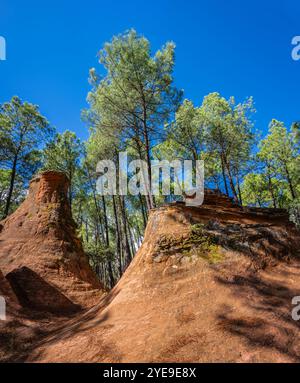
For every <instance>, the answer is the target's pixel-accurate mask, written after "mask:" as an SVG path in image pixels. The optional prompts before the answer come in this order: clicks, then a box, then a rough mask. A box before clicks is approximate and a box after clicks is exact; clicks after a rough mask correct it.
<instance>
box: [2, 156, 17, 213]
mask: <svg viewBox="0 0 300 383" xmlns="http://www.w3.org/2000/svg"><path fill="white" fill-rule="evenodd" d="M17 162H18V156H17V155H16V156H15V158H14V162H13V167H12V171H11V176H10V184H9V190H8V195H7V200H6V205H5V209H4V214H3V218H6V217H7V216H8V214H9V209H10V204H11V198H12V194H13V191H14V186H15V179H16V170H17Z"/></svg>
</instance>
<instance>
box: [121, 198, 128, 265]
mask: <svg viewBox="0 0 300 383" xmlns="http://www.w3.org/2000/svg"><path fill="white" fill-rule="evenodd" d="M119 205H120V210H121V220H122V230H123V249H124V258H125V259H124V262H125V265H124V269H126V268H127V266H128V265H129V263H130V260H131V254H130V246H129V240H128V233H127V225H126V213H125V203H124V197H123V196H122V197H120V196H119Z"/></svg>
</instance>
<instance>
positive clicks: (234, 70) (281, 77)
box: [0, 0, 300, 138]
mask: <svg viewBox="0 0 300 383" xmlns="http://www.w3.org/2000/svg"><path fill="white" fill-rule="evenodd" d="M297 3H298V4H297ZM299 17H300V2H299V0H283V1H279V0H273V1H271V0H268V1H267V0H252V1H250V0H249V1H240V0H239V1H238V0H232V1H230V0H227V1H225V0H209V1H208V0H206V1H200V0H185V1H182V0H181V1H179V0H160V1H158V0H154V1H153V0H151V1H150V0H149V1H141V0H139V1H138V0H127V1H126V0H123V1H121V0H115V1H108V0H107V1H102V0H98V1H90V0H86V1H80V0H79V1H69V0H60V1H57V0H52V1H50V0H49V1H33V0H27V1H21V0H19V1H17V0H0V35H1V36H4V37H5V39H6V43H7V61H0V102H3V101H6V100H9V99H10V98H11V97H12V96H13V95H19V96H20V97H21V98H22V99H24V100H28V101H30V102H32V103H36V104H38V105H39V106H40V109H41V111H42V113H43V114H45V115H46V116H47V117H48V119H49V120H50V122H51V123H52V124H53V125H54V126H56V128H57V129H58V130H59V131H64V130H65V129H69V130H73V131H75V132H77V133H78V135H79V136H80V137H81V138H86V137H87V135H88V132H87V128H86V127H85V125H84V124H83V123H82V122H81V121H80V111H81V109H82V108H84V107H86V101H85V100H86V95H87V92H88V91H89V84H88V82H87V78H88V72H89V68H91V67H96V68H97V69H98V71H99V65H98V64H97V57H96V55H97V52H98V51H99V49H100V48H101V47H102V45H103V43H104V42H105V41H107V40H110V39H111V37H112V36H113V35H114V34H118V33H121V32H123V31H125V30H127V29H129V28H135V29H136V30H137V31H138V32H139V33H140V34H143V35H145V36H146V37H147V38H148V39H149V40H150V41H151V43H152V47H153V50H156V49H158V48H159V47H160V46H161V45H162V44H164V43H165V42H166V41H167V40H173V41H174V42H175V43H176V46H177V48H176V67H175V78H176V84H177V86H178V87H180V88H183V89H184V90H185V97H187V98H191V99H192V100H193V101H194V102H195V103H196V104H200V103H201V101H202V98H203V96H204V95H206V94H207V93H209V92H213V91H218V92H220V93H221V94H222V95H224V96H225V97H229V96H231V95H233V96H235V97H236V99H237V100H238V101H241V100H243V99H244V98H245V97H247V96H250V95H251V96H253V97H254V100H255V103H256V108H257V114H256V116H255V120H256V127H257V128H258V129H261V130H266V127H267V124H268V122H269V121H270V119H271V118H277V119H279V120H283V121H284V122H285V123H286V124H288V125H289V124H290V123H291V122H292V121H294V120H299V119H300V61H293V60H292V58H291V50H292V45H291V40H292V37H293V36H295V35H300V22H299Z"/></svg>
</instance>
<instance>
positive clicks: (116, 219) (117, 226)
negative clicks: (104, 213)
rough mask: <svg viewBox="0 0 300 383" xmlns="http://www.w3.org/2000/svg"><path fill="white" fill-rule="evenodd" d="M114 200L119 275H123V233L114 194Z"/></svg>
mask: <svg viewBox="0 0 300 383" xmlns="http://www.w3.org/2000/svg"><path fill="white" fill-rule="evenodd" d="M112 200H113V209H114V216H115V225H116V244H117V255H118V259H119V275H120V277H121V275H122V253H121V233H120V227H119V220H118V213H117V206H116V200H115V196H114V195H113V196H112Z"/></svg>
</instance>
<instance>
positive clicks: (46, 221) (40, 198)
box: [0, 171, 103, 312]
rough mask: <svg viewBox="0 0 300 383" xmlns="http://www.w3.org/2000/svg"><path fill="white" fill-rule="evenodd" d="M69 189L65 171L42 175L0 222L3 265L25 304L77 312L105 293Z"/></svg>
mask: <svg viewBox="0 0 300 383" xmlns="http://www.w3.org/2000/svg"><path fill="white" fill-rule="evenodd" d="M68 187H69V182H68V180H67V177H66V176H65V175H64V174H63V173H60V172H54V171H47V172H43V173H41V174H39V175H38V176H36V177H35V178H34V179H33V180H32V181H31V182H30V187H29V193H28V195H27V198H26V199H25V201H24V202H23V203H22V204H21V206H20V207H19V208H18V209H17V210H16V211H15V212H14V213H13V214H12V215H10V216H9V217H7V218H6V219H5V220H4V221H2V222H1V223H0V230H1V232H0V269H1V270H2V271H3V273H4V274H5V275H6V279H7V280H9V282H10V284H11V287H12V288H13V290H14V292H15V294H16V295H17V296H18V299H19V301H20V302H21V303H22V304H23V305H25V306H26V307H31V308H34V309H40V310H48V311H56V312H62V311H68V310H70V311H74V310H76V309H79V308H81V307H90V306H92V305H93V304H95V303H96V302H97V301H98V300H99V296H101V292H103V290H101V285H100V283H99V281H98V280H97V278H96V276H95V275H94V273H93V271H92V270H91V268H90V266H89V264H88V260H87V257H86V255H85V254H84V252H83V249H82V245H81V242H80V240H79V238H78V237H77V235H76V225H75V223H74V221H73V219H72V216H71V209H70V205H69V202H68V196H67V194H68Z"/></svg>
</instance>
